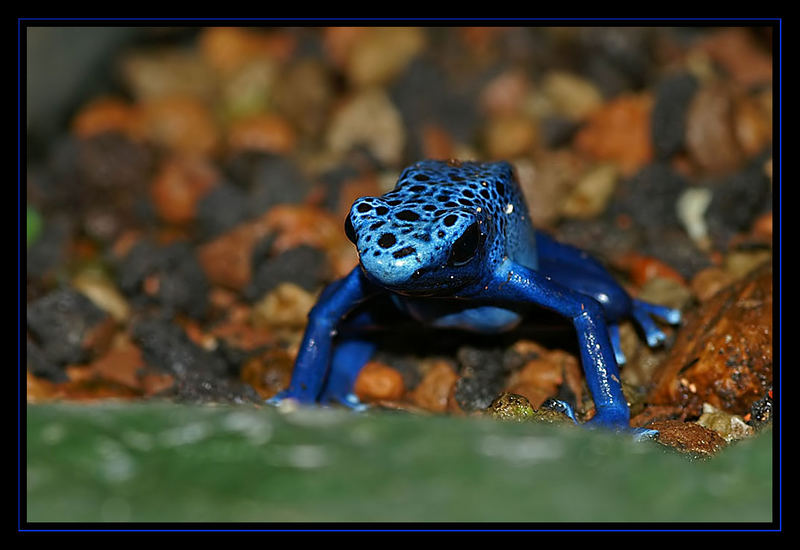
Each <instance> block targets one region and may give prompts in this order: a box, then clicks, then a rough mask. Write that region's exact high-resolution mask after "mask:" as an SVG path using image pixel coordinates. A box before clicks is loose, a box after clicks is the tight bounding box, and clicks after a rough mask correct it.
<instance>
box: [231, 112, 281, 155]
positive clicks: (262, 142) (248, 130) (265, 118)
mask: <svg viewBox="0 0 800 550" xmlns="http://www.w3.org/2000/svg"><path fill="white" fill-rule="evenodd" d="M296 141H297V138H296V136H295V131H294V128H292V126H291V124H289V123H288V122H287V121H286V119H284V118H283V117H280V116H278V115H273V114H260V115H255V116H251V117H247V118H244V119H241V120H238V121H236V122H234V123H233V124H232V125H231V127H230V129H229V130H228V145H229V147H230V148H231V149H232V150H233V151H264V152H267V153H278V154H287V153H291V152H292V150H293V149H294V146H295V143H296Z"/></svg>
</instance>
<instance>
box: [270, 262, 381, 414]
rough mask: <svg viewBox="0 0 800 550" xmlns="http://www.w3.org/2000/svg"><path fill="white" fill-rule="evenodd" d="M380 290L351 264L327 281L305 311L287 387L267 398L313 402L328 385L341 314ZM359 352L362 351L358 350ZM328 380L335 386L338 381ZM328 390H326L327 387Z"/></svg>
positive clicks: (277, 400)
mask: <svg viewBox="0 0 800 550" xmlns="http://www.w3.org/2000/svg"><path fill="white" fill-rule="evenodd" d="M379 292H380V290H379V289H377V288H376V287H375V286H374V285H372V284H371V283H369V281H367V280H366V278H365V277H364V275H363V273H362V272H361V268H360V267H358V266H357V267H355V268H354V269H353V270H352V271H351V272H350V273H349V274H348V275H347V276H346V277H344V278H343V279H340V280H338V281H335V282H333V283H331V284H330V285H329V286H328V287H326V288H325V290H324V291H323V292H322V294H321V295H320V297H319V300H318V301H317V304H316V305H315V306H314V307H313V308H312V309H311V311H310V312H309V314H308V325H307V326H306V331H305V334H304V335H303V342H302V344H301V346H300V350H299V351H298V354H297V360H296V361H295V365H294V370H293V371H292V380H291V382H290V383H289V387H288V388H287V389H286V390H284V391H282V392H280V393H279V394H278V395H276V396H275V397H273V398H272V399H271V400H270V401H271V402H273V403H277V402H280V401H281V400H283V399H294V400H297V401H299V402H300V403H314V402H316V401H317V400H319V399H320V396H321V395H322V394H323V390H326V387H329V386H330V385H329V384H328V382H329V380H328V378H329V376H330V373H329V371H330V365H331V358H332V356H333V353H334V349H333V347H334V346H333V340H334V337H335V336H336V333H337V329H338V327H339V324H340V323H341V321H342V318H343V317H344V316H345V315H347V313H349V312H350V311H352V310H353V309H354V308H355V307H356V306H358V305H359V304H360V303H362V302H363V301H364V300H366V299H368V298H370V297H371V296H374V295H375V294H377V293H379ZM360 351H363V350H359V354H361V355H363V354H362V353H360ZM336 378H337V379H336V380H332V381H331V382H332V383H333V388H335V389H338V388H339V387H340V386H341V381H340V380H338V378H339V376H338V375H337V377H336ZM327 394H330V391H327Z"/></svg>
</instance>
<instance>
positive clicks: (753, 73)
mask: <svg viewBox="0 0 800 550" xmlns="http://www.w3.org/2000/svg"><path fill="white" fill-rule="evenodd" d="M700 49H701V50H703V51H704V52H706V53H707V54H708V55H709V56H710V57H711V58H712V59H713V60H714V61H715V62H717V63H718V64H719V65H720V66H722V68H723V69H724V70H725V72H727V73H728V74H729V75H730V76H731V77H733V79H734V80H736V81H737V82H738V83H739V84H742V85H744V86H756V85H759V84H768V83H770V82H772V56H771V55H770V54H769V52H768V51H766V50H765V49H764V48H762V47H761V46H760V45H759V44H758V43H757V42H756V40H755V39H754V37H753V35H752V33H751V31H750V30H749V29H747V28H745V27H733V28H729V29H724V30H719V31H717V32H715V33H714V34H712V35H711V36H710V37H709V38H707V39H705V40H703V41H702V42H701V43H700Z"/></svg>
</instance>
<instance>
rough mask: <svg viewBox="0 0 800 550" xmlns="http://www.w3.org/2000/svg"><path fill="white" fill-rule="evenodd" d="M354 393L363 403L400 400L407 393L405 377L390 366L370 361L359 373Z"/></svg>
mask: <svg viewBox="0 0 800 550" xmlns="http://www.w3.org/2000/svg"><path fill="white" fill-rule="evenodd" d="M353 392H354V393H355V394H356V395H357V396H358V398H359V399H361V400H362V401H378V400H383V399H388V400H395V399H400V397H402V395H403V393H405V384H404V383H403V375H402V374H400V373H399V372H397V371H396V370H394V369H393V368H392V367H390V366H388V365H384V364H383V363H379V362H377V361H370V362H369V363H367V364H366V365H364V368H363V369H361V372H359V373H358V378H356V383H355V386H354V388H353Z"/></svg>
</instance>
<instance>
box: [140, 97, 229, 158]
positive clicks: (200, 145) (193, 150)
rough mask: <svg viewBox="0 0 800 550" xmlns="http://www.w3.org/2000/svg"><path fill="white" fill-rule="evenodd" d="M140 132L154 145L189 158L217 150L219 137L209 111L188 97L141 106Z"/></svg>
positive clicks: (158, 100) (159, 100)
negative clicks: (186, 155) (190, 155)
mask: <svg viewBox="0 0 800 550" xmlns="http://www.w3.org/2000/svg"><path fill="white" fill-rule="evenodd" d="M141 112H142V116H141V118H140V119H139V120H140V123H141V124H142V128H141V132H142V133H143V134H144V135H145V136H146V137H147V138H148V139H149V140H150V141H152V142H153V143H155V144H157V145H160V146H162V147H165V148H167V149H170V150H172V151H176V152H179V153H186V154H192V155H208V154H210V153H212V152H213V151H215V150H216V148H217V145H218V143H219V135H218V133H217V127H216V124H215V123H214V119H213V117H212V115H211V113H210V111H209V109H208V107H207V106H206V105H205V104H204V103H203V102H202V101H200V100H199V99H197V98H194V97H190V96H169V97H164V98H158V99H153V100H149V101H146V102H144V103H142V104H141Z"/></svg>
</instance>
